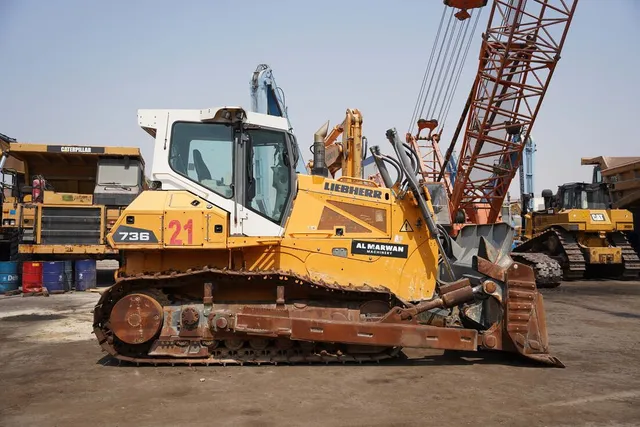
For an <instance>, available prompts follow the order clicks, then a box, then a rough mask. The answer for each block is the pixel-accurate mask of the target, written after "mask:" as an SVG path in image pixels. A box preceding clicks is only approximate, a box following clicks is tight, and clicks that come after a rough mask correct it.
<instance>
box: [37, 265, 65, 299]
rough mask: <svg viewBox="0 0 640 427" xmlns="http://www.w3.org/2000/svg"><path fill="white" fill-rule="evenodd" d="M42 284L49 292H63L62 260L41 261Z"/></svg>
mask: <svg viewBox="0 0 640 427" xmlns="http://www.w3.org/2000/svg"><path fill="white" fill-rule="evenodd" d="M42 286H43V287H45V288H47V290H48V291H49V292H64V291H65V289H64V261H48V262H43V263H42Z"/></svg>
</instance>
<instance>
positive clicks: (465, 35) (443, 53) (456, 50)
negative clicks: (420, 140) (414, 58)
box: [408, 6, 482, 133]
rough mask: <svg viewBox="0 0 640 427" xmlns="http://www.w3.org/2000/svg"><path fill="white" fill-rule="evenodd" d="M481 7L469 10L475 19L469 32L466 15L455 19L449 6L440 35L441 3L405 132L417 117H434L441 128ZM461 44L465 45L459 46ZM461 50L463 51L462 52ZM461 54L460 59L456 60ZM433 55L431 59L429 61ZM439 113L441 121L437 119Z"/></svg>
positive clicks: (414, 122) (444, 11) (411, 129)
mask: <svg viewBox="0 0 640 427" xmlns="http://www.w3.org/2000/svg"><path fill="white" fill-rule="evenodd" d="M481 10H482V9H481ZM481 10H480V12H478V13H476V10H473V11H472V12H471V16H472V17H473V16H474V14H475V19H473V21H474V24H473V27H472V30H471V31H470V32H469V24H470V22H471V19H466V20H464V21H459V20H457V19H456V20H455V21H454V20H453V9H451V11H450V13H449V19H448V20H447V25H446V28H445V31H444V35H443V36H442V38H440V35H441V32H442V27H443V23H444V18H445V15H446V14H447V13H446V12H447V6H445V7H444V9H443V12H442V17H441V18H440V25H439V27H438V31H437V33H436V39H435V40H434V43H433V46H432V49H431V54H430V56H429V61H428V63H427V67H426V70H425V73H424V76H423V80H422V85H421V87H420V92H419V94H418V100H417V101H416V105H415V107H414V110H413V115H412V117H411V123H410V124H409V130H408V132H409V133H413V132H414V129H415V126H416V122H417V120H418V119H420V118H424V119H436V120H437V121H438V123H439V128H440V129H442V128H443V126H444V122H446V117H447V115H448V111H449V108H450V107H451V102H452V100H453V97H454V94H455V92H456V88H457V85H458V82H459V80H460V75H461V73H462V69H463V66H464V63H465V61H466V58H467V54H468V52H469V47H470V45H471V41H472V39H473V35H474V33H475V29H476V25H477V23H478V19H479V16H480V14H481ZM452 21H453V24H452ZM465 44H466V46H465V48H464V49H463V46H464V45H465ZM436 51H437V54H436ZM463 51H464V53H462V52H463ZM461 54H462V60H460V59H461V58H460V57H461ZM434 58H435V63H434V62H433V59H434ZM427 82H428V83H427ZM432 88H433V91H432ZM425 89H426V90H425ZM443 91H444V92H443ZM427 104H428V108H427ZM425 109H426V113H427V114H426V116H424V113H425ZM436 112H438V114H437V115H435V114H436ZM434 116H435V117H434ZM443 117H444V121H441V120H442V119H443Z"/></svg>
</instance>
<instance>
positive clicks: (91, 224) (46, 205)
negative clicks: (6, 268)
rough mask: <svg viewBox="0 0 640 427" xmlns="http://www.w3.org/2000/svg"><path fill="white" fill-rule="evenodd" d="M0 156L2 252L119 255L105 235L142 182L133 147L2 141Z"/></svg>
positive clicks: (28, 256)
mask: <svg viewBox="0 0 640 427" xmlns="http://www.w3.org/2000/svg"><path fill="white" fill-rule="evenodd" d="M7 151H8V154H7ZM3 157H6V159H5V162H4V165H3V168H2V172H3V175H4V176H5V180H7V179H6V177H7V176H10V177H11V180H12V184H11V186H10V189H8V188H5V193H4V197H3V203H2V242H3V246H4V250H3V255H4V256H5V258H6V257H7V254H8V257H9V258H10V259H17V258H20V259H22V260H48V259H59V258H64V259H69V258H74V257H76V256H77V257H90V258H95V259H109V258H111V259H117V251H116V250H114V249H112V248H110V247H109V246H108V245H107V243H106V235H107V233H108V232H109V230H110V228H111V226H112V225H113V224H114V223H115V221H116V220H117V219H118V217H119V216H120V213H121V211H122V210H123V209H124V208H125V207H126V206H127V205H129V203H131V202H132V201H133V200H134V199H135V198H136V196H137V195H138V194H140V192H141V191H142V190H143V189H145V188H147V186H146V180H145V176H144V160H143V158H142V156H141V153H140V150H139V149H138V148H134V147H99V146H76V145H45V144H31V143H18V142H10V143H9V144H6V141H5V145H4V146H3ZM7 190H8V191H7Z"/></svg>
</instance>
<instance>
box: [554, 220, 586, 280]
mask: <svg viewBox="0 0 640 427" xmlns="http://www.w3.org/2000/svg"><path fill="white" fill-rule="evenodd" d="M550 233H553V234H555V236H557V238H558V240H559V241H560V246H561V247H562V250H563V251H564V253H565V255H566V256H567V264H566V265H564V266H563V267H564V275H563V278H564V279H565V280H580V279H582V278H584V274H585V271H586V268H587V267H586V261H585V259H584V254H583V253H582V249H580V246H579V245H578V242H576V239H574V237H573V236H572V235H571V234H570V233H568V232H566V231H564V230H559V229H555V228H554V229H552V230H551V231H550Z"/></svg>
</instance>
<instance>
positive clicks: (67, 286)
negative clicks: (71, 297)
mask: <svg viewBox="0 0 640 427" xmlns="http://www.w3.org/2000/svg"><path fill="white" fill-rule="evenodd" d="M71 289H73V261H64V290H65V291H70V290H71Z"/></svg>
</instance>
